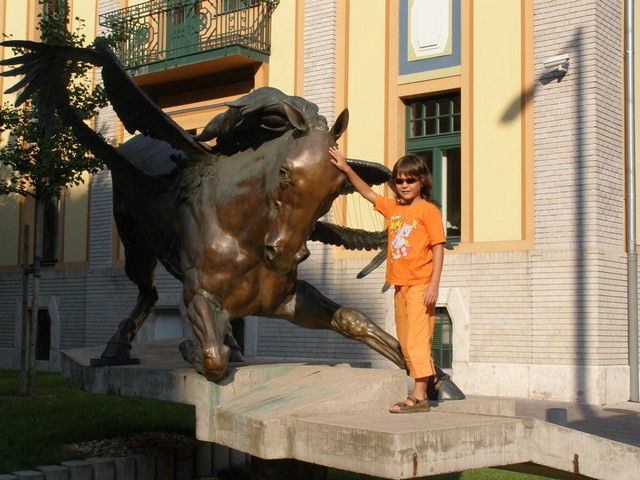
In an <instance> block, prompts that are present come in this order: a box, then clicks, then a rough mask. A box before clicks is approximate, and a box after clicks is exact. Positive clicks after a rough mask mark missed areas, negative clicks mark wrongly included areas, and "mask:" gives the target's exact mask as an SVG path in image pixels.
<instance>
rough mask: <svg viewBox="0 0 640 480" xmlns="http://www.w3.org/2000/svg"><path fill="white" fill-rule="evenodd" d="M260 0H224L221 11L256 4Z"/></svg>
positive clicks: (230, 10) (239, 8)
mask: <svg viewBox="0 0 640 480" xmlns="http://www.w3.org/2000/svg"><path fill="white" fill-rule="evenodd" d="M259 3H260V0H224V4H223V12H233V11H234V10H242V9H243V8H248V7H252V6H255V5H258V4H259Z"/></svg>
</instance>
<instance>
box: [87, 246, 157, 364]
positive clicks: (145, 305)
mask: <svg viewBox="0 0 640 480" xmlns="http://www.w3.org/2000/svg"><path fill="white" fill-rule="evenodd" d="M125 255H126V263H125V271H126V273H127V277H129V279H130V280H131V281H132V282H133V283H135V284H136V285H137V287H138V300H137V302H136V305H135V307H133V310H131V313H130V314H129V316H128V317H127V318H125V319H124V320H122V321H121V322H120V324H119V325H118V331H117V332H116V333H115V334H114V335H113V337H111V339H110V340H109V342H108V343H107V347H106V348H105V349H104V352H102V355H101V357H100V359H92V360H91V364H92V365H123V364H130V363H138V362H139V360H136V359H132V358H131V342H132V341H133V338H134V337H135V335H136V333H137V332H138V330H140V327H141V326H142V323H143V322H144V320H145V319H146V318H147V317H148V316H149V314H150V313H151V311H152V310H153V307H154V306H155V304H156V302H157V301H158V291H157V290H156V286H155V280H154V270H155V268H156V264H157V259H156V257H155V256H154V255H153V254H152V253H151V249H150V248H148V247H146V246H144V245H131V244H125Z"/></svg>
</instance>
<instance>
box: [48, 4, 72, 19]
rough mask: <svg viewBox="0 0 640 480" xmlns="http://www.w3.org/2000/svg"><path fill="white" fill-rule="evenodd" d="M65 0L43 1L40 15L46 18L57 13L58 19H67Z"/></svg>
mask: <svg viewBox="0 0 640 480" xmlns="http://www.w3.org/2000/svg"><path fill="white" fill-rule="evenodd" d="M67 3H68V2H67V0H45V1H44V2H42V14H43V16H45V17H47V16H50V15H52V14H53V13H57V14H58V15H59V17H60V18H67Z"/></svg>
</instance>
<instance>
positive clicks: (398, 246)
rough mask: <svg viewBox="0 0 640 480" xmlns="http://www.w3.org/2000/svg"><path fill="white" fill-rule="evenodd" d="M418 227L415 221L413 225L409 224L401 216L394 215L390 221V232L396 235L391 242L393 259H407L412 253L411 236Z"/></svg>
mask: <svg viewBox="0 0 640 480" xmlns="http://www.w3.org/2000/svg"><path fill="white" fill-rule="evenodd" d="M417 225H418V221H417V220H414V221H413V223H411V224H408V223H406V222H405V221H404V219H403V218H402V217H401V216H400V215H394V216H392V217H391V219H390V221H389V232H390V233H392V234H394V235H395V236H394V238H393V241H392V242H391V258H392V261H393V260H398V259H399V258H401V257H406V256H407V254H408V253H409V252H410V251H411V243H410V242H409V235H411V232H412V231H413V229H414V228H416V226H417Z"/></svg>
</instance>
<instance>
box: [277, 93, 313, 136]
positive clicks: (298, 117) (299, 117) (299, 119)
mask: <svg viewBox="0 0 640 480" xmlns="http://www.w3.org/2000/svg"><path fill="white" fill-rule="evenodd" d="M282 107H283V108H284V113H285V114H286V115H287V120H289V123H290V124H291V125H293V126H294V128H296V129H297V130H300V131H301V132H305V133H306V132H308V131H309V123H308V122H307V119H306V118H305V117H304V115H303V114H302V112H301V111H300V110H298V109H297V108H296V107H294V106H293V105H291V104H290V103H289V102H287V101H286V100H285V101H284V102H282Z"/></svg>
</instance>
